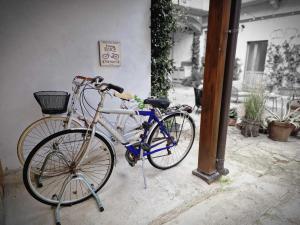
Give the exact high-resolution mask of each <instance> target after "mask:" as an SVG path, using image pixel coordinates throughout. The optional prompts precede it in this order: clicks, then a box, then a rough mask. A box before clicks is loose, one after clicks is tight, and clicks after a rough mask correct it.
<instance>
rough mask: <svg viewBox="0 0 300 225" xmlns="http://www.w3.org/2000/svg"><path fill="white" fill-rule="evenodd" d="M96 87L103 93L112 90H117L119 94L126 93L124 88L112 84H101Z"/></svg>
mask: <svg viewBox="0 0 300 225" xmlns="http://www.w3.org/2000/svg"><path fill="white" fill-rule="evenodd" d="M95 86H96V88H97V89H98V90H99V91H101V92H103V91H108V90H110V89H112V90H115V91H117V92H119V93H123V91H124V88H122V87H120V86H117V85H114V84H110V83H101V84H99V85H95Z"/></svg>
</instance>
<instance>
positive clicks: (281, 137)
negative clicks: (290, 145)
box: [269, 121, 294, 142]
mask: <svg viewBox="0 0 300 225" xmlns="http://www.w3.org/2000/svg"><path fill="white" fill-rule="evenodd" d="M293 129H294V128H293V126H292V125H291V124H289V123H285V122H277V121H273V122H271V123H270V124H269V138H271V139H272V140H274V141H282V142H286V141H288V138H289V136H290V134H291V132H292V130H293Z"/></svg>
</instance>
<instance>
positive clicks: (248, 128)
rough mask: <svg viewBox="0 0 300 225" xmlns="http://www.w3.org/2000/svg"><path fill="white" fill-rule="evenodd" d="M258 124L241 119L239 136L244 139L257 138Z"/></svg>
mask: <svg viewBox="0 0 300 225" xmlns="http://www.w3.org/2000/svg"><path fill="white" fill-rule="evenodd" d="M259 128H260V122H258V121H251V120H247V119H243V120H242V123H241V134H242V135H244V136H245V137H257V136H259Z"/></svg>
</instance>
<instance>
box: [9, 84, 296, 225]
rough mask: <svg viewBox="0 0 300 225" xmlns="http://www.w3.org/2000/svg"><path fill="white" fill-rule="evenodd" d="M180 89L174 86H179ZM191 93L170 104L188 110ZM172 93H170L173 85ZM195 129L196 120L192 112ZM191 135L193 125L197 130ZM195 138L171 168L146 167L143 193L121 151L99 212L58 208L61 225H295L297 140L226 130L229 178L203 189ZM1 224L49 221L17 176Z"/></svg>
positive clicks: (89, 205) (87, 205)
mask: <svg viewBox="0 0 300 225" xmlns="http://www.w3.org/2000/svg"><path fill="white" fill-rule="evenodd" d="M179 89H180V88H179ZM191 90H192V89H180V91H179V93H180V94H179V95H178V94H176V96H177V97H176V99H174V96H173V100H175V101H177V102H181V103H186V104H190V105H193V102H194V99H193V93H192V92H191ZM177 93H178V88H177ZM193 117H194V118H195V121H196V124H198V125H199V124H200V116H199V115H196V114H195V113H193ZM196 136H197V137H199V127H198V129H197V134H196ZM198 142H199V139H198V138H197V139H196V140H195V143H194V145H193V148H192V150H191V152H190V154H189V155H188V156H187V158H186V159H185V160H184V161H183V162H182V163H181V164H180V165H178V166H177V167H175V168H172V169H170V170H166V171H161V170H157V169H155V168H153V167H151V166H150V165H149V164H148V163H146V176H147V180H148V189H146V190H145V189H143V180H142V176H141V168H140V164H138V165H137V166H136V167H134V168H131V167H130V166H128V164H127V162H126V160H125V159H124V153H125V152H124V149H123V147H122V146H118V147H117V158H118V163H117V166H116V167H115V168H114V171H113V174H112V177H111V178H110V180H109V182H108V183H107V184H106V186H105V187H104V188H103V189H102V190H101V191H100V197H101V198H102V199H103V202H104V206H105V211H104V212H103V213H100V212H99V211H98V210H97V207H96V205H95V202H94V200H93V199H90V200H88V201H86V202H84V203H82V204H79V205H74V206H72V207H66V208H63V209H62V224H63V225H79V224H86V225H94V224H103V225H115V224H116V225H119V224H120V225H144V224H145V225H146V224H149V225H159V224H167V225H173V224H182V225H200V224H205V225H226V224H228V225H248V224H249V225H279V224H280V225H295V224H298V225H300V138H299V137H290V139H289V141H288V142H286V143H283V142H275V141H272V140H270V139H269V138H268V137H267V136H266V135H260V136H259V137H256V138H245V137H243V136H242V135H241V134H240V131H239V130H238V129H236V128H235V127H229V130H228V139H227V145H226V159H225V166H226V168H228V169H229V171H230V173H229V175H227V176H226V177H222V178H221V179H220V180H219V181H217V182H215V183H213V184H211V185H207V184H206V183H205V182H204V181H202V180H201V179H199V178H198V177H196V176H194V175H192V170H194V169H195V168H196V165H197V151H198ZM5 183H6V186H5V198H4V205H5V220H6V224H7V225H18V224H30V225H35V224H36V225H41V224H43V225H48V224H49V225H50V224H54V217H53V210H52V209H51V208H50V207H48V206H45V205H43V204H41V203H39V202H37V201H36V200H34V199H33V198H32V197H31V196H30V195H29V194H28V193H27V192H26V190H25V188H24V186H23V184H22V180H21V173H20V172H13V173H12V172H11V173H10V174H8V175H7V176H6V177H5Z"/></svg>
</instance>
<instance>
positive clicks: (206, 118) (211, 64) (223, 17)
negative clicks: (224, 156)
mask: <svg viewBox="0 0 300 225" xmlns="http://www.w3.org/2000/svg"><path fill="white" fill-rule="evenodd" d="M230 7H231V0H222V1H219V0H210V6H209V15H208V33H207V43H206V55H205V69H204V86H203V97H202V111H201V125H200V143H199V155H198V168H197V169H196V170H194V171H193V174H194V175H196V176H199V177H201V178H202V179H204V180H205V181H206V182H207V183H211V182H213V181H214V180H216V179H217V178H218V177H219V176H220V174H219V173H218V172H217V170H216V154H217V143H218V135H219V122H220V109H221V99H222V88H223V79H224V70H225V58H226V47H227V38H228V29H229V18H230Z"/></svg>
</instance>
